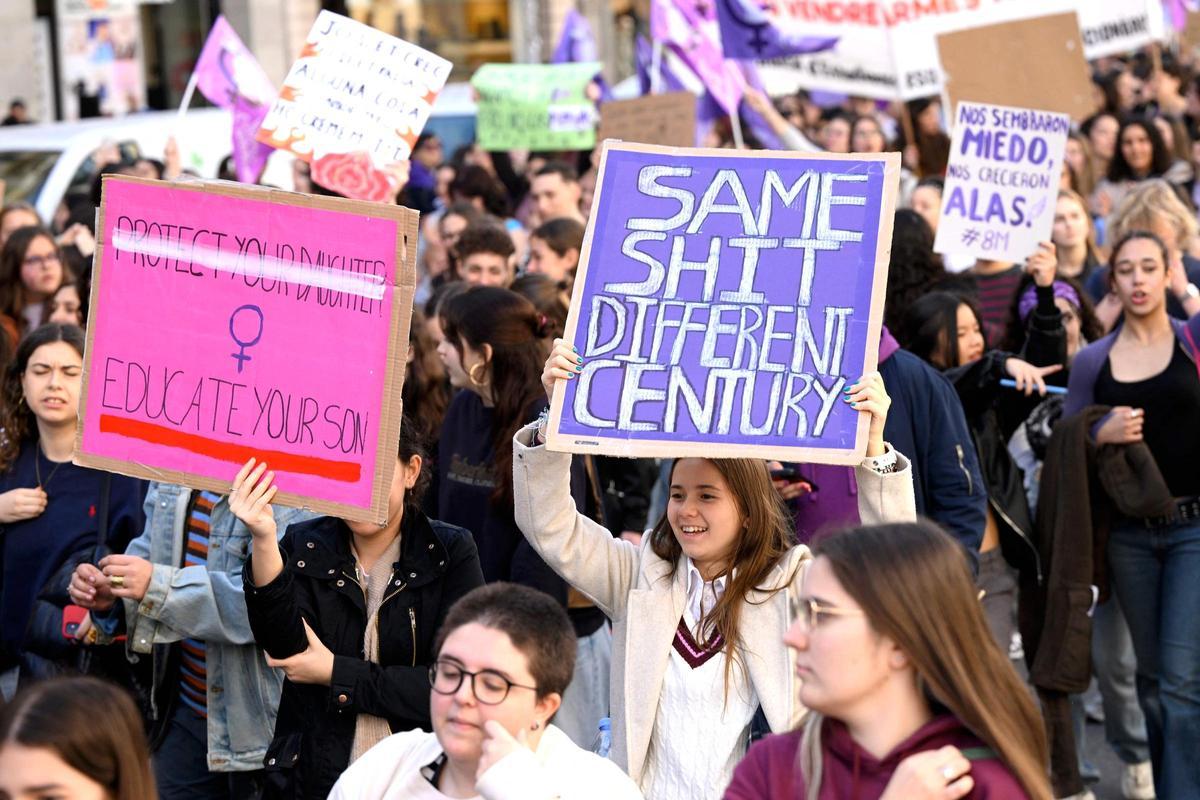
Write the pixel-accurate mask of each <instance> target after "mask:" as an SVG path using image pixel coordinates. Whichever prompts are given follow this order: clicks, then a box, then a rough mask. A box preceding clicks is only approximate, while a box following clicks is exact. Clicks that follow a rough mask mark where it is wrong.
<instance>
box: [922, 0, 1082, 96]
mask: <svg viewBox="0 0 1200 800" xmlns="http://www.w3.org/2000/svg"><path fill="white" fill-rule="evenodd" d="M937 46H938V55H939V56H940V58H941V63H942V69H943V71H944V72H945V78H946V84H945V88H946V94H947V96H948V98H949V99H948V102H947V106H946V108H947V109H954V108H957V106H958V103H959V102H960V101H963V100H971V101H974V102H976V103H991V104H993V105H1002V106H1016V107H1017V108H1047V109H1053V110H1054V111H1061V112H1063V113H1064V114H1067V115H1068V116H1070V117H1071V118H1073V119H1084V118H1086V117H1087V116H1088V115H1089V114H1091V113H1092V111H1093V110H1095V102H1094V100H1093V97H1092V94H1093V90H1092V78H1091V70H1090V68H1089V67H1088V63H1087V61H1086V59H1084V57H1083V42H1082V40H1081V39H1080V37H1079V25H1078V21H1077V18H1076V16H1075V14H1073V13H1066V14H1055V15H1054V16H1050V17H1036V18H1034V19H1026V20H1020V21H1018V22H1004V23H1000V24H998V25H987V26H984V27H982V28H970V29H969V30H965V31H957V32H955V33H943V34H941V35H940V36H938V37H937ZM1017 51H1019V52H1020V53H1021V57H1020V58H1013V57H1012V54H1013V53H1014V52H1017ZM997 64H1003V65H1004V68H1003V69H997V68H996V65H997ZM1047 75H1053V76H1054V80H1046V76H1047Z"/></svg>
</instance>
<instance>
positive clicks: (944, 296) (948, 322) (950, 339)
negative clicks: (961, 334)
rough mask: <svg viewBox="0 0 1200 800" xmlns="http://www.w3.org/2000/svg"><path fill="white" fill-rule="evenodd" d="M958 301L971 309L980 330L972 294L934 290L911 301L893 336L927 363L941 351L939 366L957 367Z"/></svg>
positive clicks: (942, 367) (959, 361)
mask: <svg viewBox="0 0 1200 800" xmlns="http://www.w3.org/2000/svg"><path fill="white" fill-rule="evenodd" d="M962 305H965V306H967V307H968V308H970V309H971V313H973V314H974V315H975V319H976V321H978V323H979V328H980V330H982V329H983V315H982V314H980V313H979V306H978V305H976V304H975V301H974V300H973V299H972V298H970V297H967V296H964V295H960V294H956V293H954V292H944V291H938V292H930V293H929V294H927V295H924V296H923V297H919V298H917V299H916V300H914V301H913V303H912V305H911V306H909V307H908V310H907V311H906V312H905V314H904V318H903V321H902V322H901V324H900V330H899V332H898V333H897V334H896V338H897V339H898V340H899V341H900V345H901V346H902V347H903V348H904V349H905V350H908V351H909V352H911V353H913V354H914V355H917V356H919V357H921V358H922V359H923V360H925V361H927V362H929V363H930V364H933V363H934V361H933V359H934V357H936V356H937V355H938V354H939V353H942V354H943V357H944V360H945V362H946V363H944V364H942V365H941V366H940V368H941V369H950V368H951V367H957V366H959V365H960V364H961V363H962V357H961V355H960V354H959V352H958V307H959V306H962ZM985 342H986V340H985ZM984 346H985V347H986V346H987V345H986V343H985V345H984Z"/></svg>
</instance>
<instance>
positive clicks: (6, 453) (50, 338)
mask: <svg viewBox="0 0 1200 800" xmlns="http://www.w3.org/2000/svg"><path fill="white" fill-rule="evenodd" d="M83 340H84V335H83V329H82V328H80V327H78V326H76V325H60V324H58V323H53V322H52V323H49V324H47V325H42V326H41V327H40V328H37V329H36V330H34V331H33V332H32V333H30V334H29V335H28V336H26V337H25V338H24V339H22V340H21V344H20V345H19V346H18V347H17V354H16V356H15V357H14V358H13V360H12V361H11V362H10V363H9V365H8V368H7V369H6V370H5V371H4V387H3V397H0V404H2V405H0V429H2V430H3V431H4V436H3V437H0V472H7V471H8V470H9V468H10V467H12V465H13V463H14V462H15V461H16V460H17V455H18V454H19V453H20V452H21V446H22V445H24V444H26V443H28V442H30V441H32V440H33V437H34V433H35V431H36V430H37V420H36V419H35V418H34V416H33V410H32V409H30V408H29V404H28V403H27V402H25V390H24V387H22V386H21V379H22V378H23V377H24V375H25V369H26V367H28V366H29V359H30V358H31V357H32V356H33V354H34V352H35V351H37V349H38V348H39V347H41V346H42V345H46V344H54V343H55V342H66V343H67V344H69V345H71V347H72V348H74V350H75V352H76V353H79V356H80V358H82V357H83Z"/></svg>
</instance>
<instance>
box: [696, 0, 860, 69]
mask: <svg viewBox="0 0 1200 800" xmlns="http://www.w3.org/2000/svg"><path fill="white" fill-rule="evenodd" d="M714 2H715V3H716V5H717V21H718V22H719V23H720V25H721V45H722V48H723V50H724V53H725V57H726V58H740V59H746V60H755V59H764V58H781V57H783V56H791V55H803V54H805V53H817V52H820V51H822V50H828V49H829V48H831V47H833V46H834V45H835V44H837V41H838V40H837V37H836V36H835V37H822V36H802V35H800V34H798V33H795V32H790V31H788V30H786V29H785V28H783V27H782V26H780V25H779V24H777V23H776V22H774V21H773V20H772V19H771V16H770V15H769V14H768V13H767V10H766V8H764V7H763V6H762V5H760V4H759V0H714ZM768 7H770V6H768Z"/></svg>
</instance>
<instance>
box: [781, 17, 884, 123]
mask: <svg viewBox="0 0 1200 800" xmlns="http://www.w3.org/2000/svg"><path fill="white" fill-rule="evenodd" d="M839 4H841V5H846V6H859V5H861V4H860V3H858V2H849V1H848V0H847V1H846V2H843V0H833V2H830V3H828V4H826V5H827V6H836V5H839ZM758 68H759V73H760V74H761V75H762V79H763V83H764V84H765V85H766V87H767V91H768V92H769V93H770V94H771V95H772V96H779V95H784V94H791V93H792V92H794V91H795V90H796V88H797V87H799V88H801V89H808V90H818V91H827V92H841V93H844V94H849V95H855V96H858V97H871V98H875V99H877V100H894V99H896V98H897V97H899V94H900V93H899V89H898V88H897V78H896V64H895V61H894V60H893V59H892V38H891V35H890V33H889V31H888V28H887V27H886V26H885V25H861V24H847V25H846V26H845V30H843V31H842V32H841V33H840V34H839V36H838V40H837V44H835V45H834V46H833V47H832V48H830V49H828V50H824V51H822V52H820V53H814V54H811V55H789V56H780V57H778V58H771V59H765V60H762V61H759V62H758Z"/></svg>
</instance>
